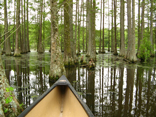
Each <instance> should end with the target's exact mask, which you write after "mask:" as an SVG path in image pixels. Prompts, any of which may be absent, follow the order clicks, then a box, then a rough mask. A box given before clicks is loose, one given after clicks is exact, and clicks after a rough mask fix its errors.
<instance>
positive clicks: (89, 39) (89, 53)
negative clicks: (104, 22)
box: [87, 0, 92, 57]
mask: <svg viewBox="0 0 156 117" xmlns="http://www.w3.org/2000/svg"><path fill="white" fill-rule="evenodd" d="M91 49H92V0H88V48H87V56H88V57H90V55H91V51H92V50H91Z"/></svg>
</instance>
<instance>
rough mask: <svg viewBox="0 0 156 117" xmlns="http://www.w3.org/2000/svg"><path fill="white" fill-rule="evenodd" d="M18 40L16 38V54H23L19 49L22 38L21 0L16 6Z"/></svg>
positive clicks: (18, 0)
mask: <svg viewBox="0 0 156 117" xmlns="http://www.w3.org/2000/svg"><path fill="white" fill-rule="evenodd" d="M16 29H17V30H16V40H15V53H14V56H21V52H20V50H19V43H18V41H19V39H20V0H17V8H16Z"/></svg>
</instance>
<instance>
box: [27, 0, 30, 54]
mask: <svg viewBox="0 0 156 117" xmlns="http://www.w3.org/2000/svg"><path fill="white" fill-rule="evenodd" d="M28 3H29V0H27V49H28V50H27V51H28V52H30V45H29V12H28V11H29V4H28Z"/></svg>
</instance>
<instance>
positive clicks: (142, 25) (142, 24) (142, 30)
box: [139, 0, 145, 47]
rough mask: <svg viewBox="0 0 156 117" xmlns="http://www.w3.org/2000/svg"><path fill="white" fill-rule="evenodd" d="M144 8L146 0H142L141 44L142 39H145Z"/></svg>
mask: <svg viewBox="0 0 156 117" xmlns="http://www.w3.org/2000/svg"><path fill="white" fill-rule="evenodd" d="M144 10H145V0H143V1H142V14H141V35H140V45H141V41H142V40H143V37H144ZM139 47H140V46H139Z"/></svg>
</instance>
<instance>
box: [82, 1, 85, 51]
mask: <svg viewBox="0 0 156 117" xmlns="http://www.w3.org/2000/svg"><path fill="white" fill-rule="evenodd" d="M82 3H83V53H84V52H85V48H84V47H85V46H84V44H85V42H84V34H85V30H84V11H85V8H84V7H85V5H84V4H85V3H84V0H82Z"/></svg>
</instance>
